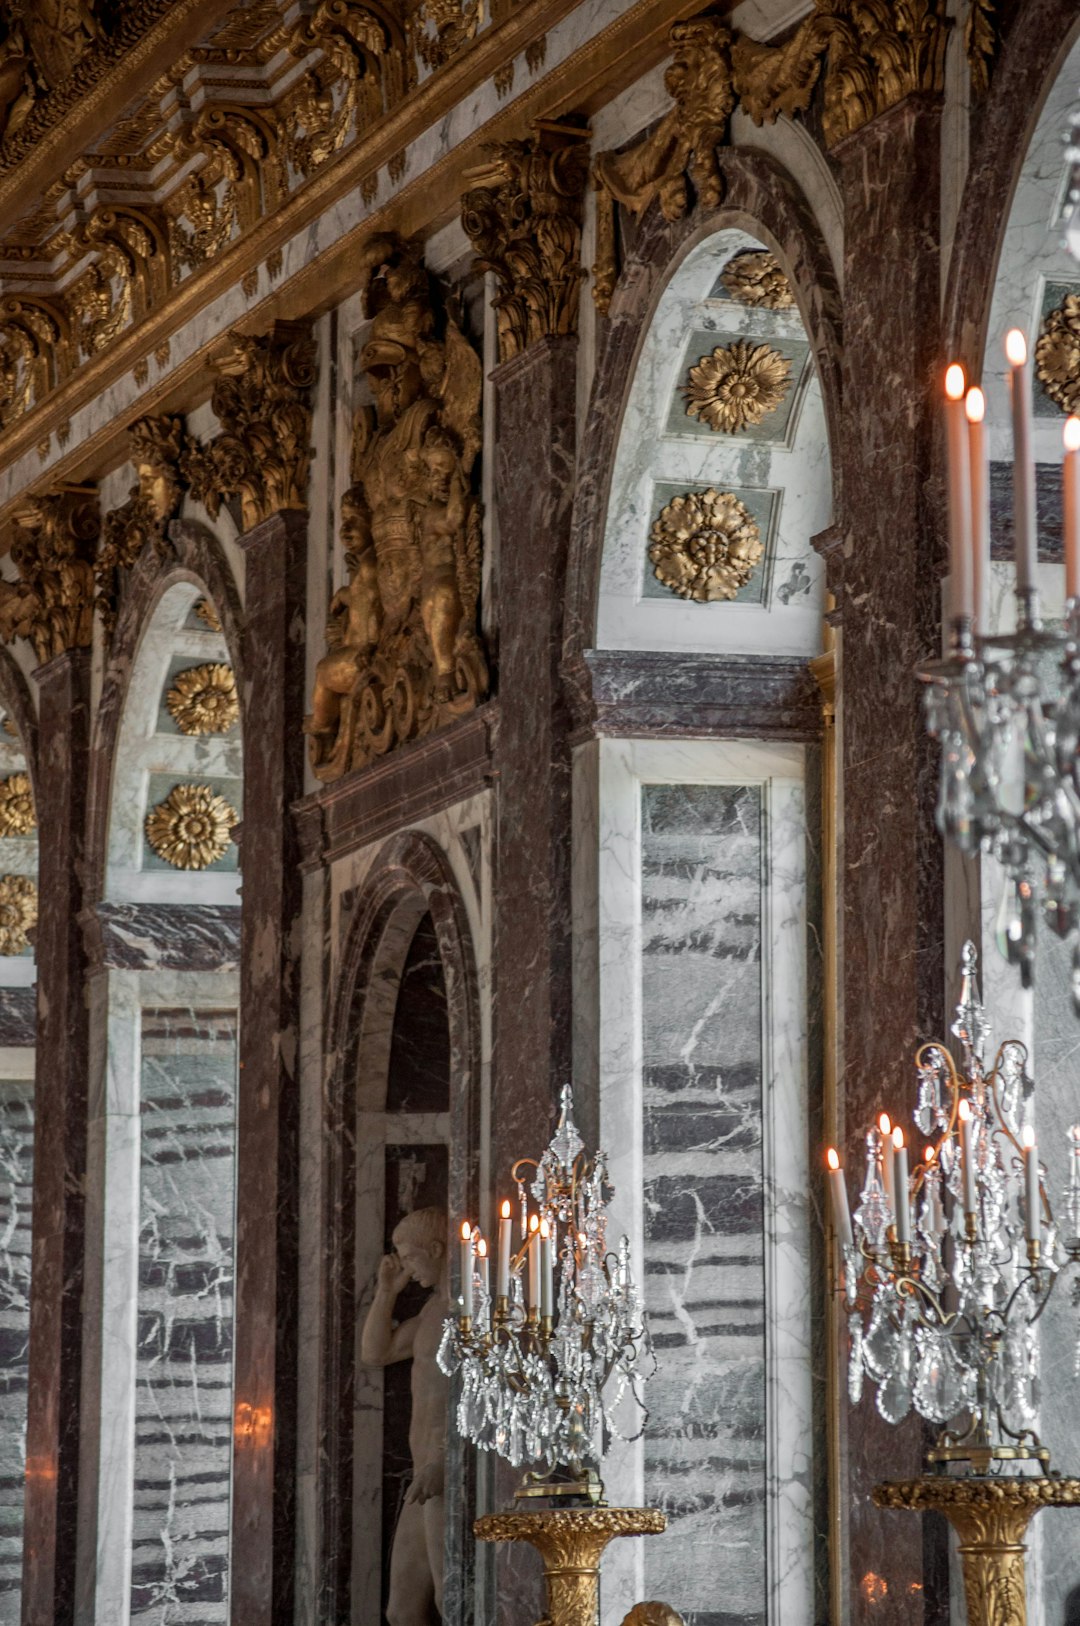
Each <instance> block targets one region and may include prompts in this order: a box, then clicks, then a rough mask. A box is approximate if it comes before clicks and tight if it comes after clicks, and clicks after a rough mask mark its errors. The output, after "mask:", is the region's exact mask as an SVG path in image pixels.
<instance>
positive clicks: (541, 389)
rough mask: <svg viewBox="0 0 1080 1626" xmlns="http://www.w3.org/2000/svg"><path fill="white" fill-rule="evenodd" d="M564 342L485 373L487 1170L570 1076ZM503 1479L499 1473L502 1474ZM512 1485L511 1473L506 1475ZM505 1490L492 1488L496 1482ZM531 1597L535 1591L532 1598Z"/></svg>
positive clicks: (531, 1148) (509, 1577) (498, 1168)
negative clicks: (492, 644)
mask: <svg viewBox="0 0 1080 1626" xmlns="http://www.w3.org/2000/svg"><path fill="white" fill-rule="evenodd" d="M576 355H577V341H576V339H574V338H564V339H544V340H542V341H541V342H540V343H538V344H536V345H534V346H532V347H531V348H530V349H529V350H526V351H525V352H524V353H523V354H522V355H520V356H517V357H515V358H514V359H513V360H512V361H508V362H505V363H503V365H502V366H500V367H499V368H498V369H497V371H496V373H495V375H494V382H495V414H496V415H495V447H496V450H495V460H496V461H495V506H496V512H497V518H498V534H499V562H498V588H497V594H498V597H497V603H498V623H499V651H500V657H499V670H498V684H499V708H500V716H499V732H498V737H497V743H496V753H495V766H496V772H497V776H498V826H497V838H496V880H495V888H494V895H495V900H496V901H495V944H494V983H495V987H494V998H495V1018H494V1030H495V1069H494V1079H493V1086H492V1094H493V1099H492V1111H491V1140H492V1171H493V1177H494V1180H495V1183H496V1187H497V1194H498V1193H501V1192H503V1191H504V1190H505V1186H506V1181H507V1179H508V1178H509V1170H510V1165H511V1163H512V1162H513V1161H514V1160H515V1159H516V1158H518V1157H522V1156H531V1157H536V1156H538V1155H539V1153H540V1152H541V1151H542V1150H543V1147H544V1145H545V1143H546V1140H547V1138H548V1134H549V1131H550V1128H551V1126H552V1124H553V1121H554V1119H553V1108H554V1104H555V1102H556V1100H557V1097H558V1091H559V1089H560V1087H561V1086H562V1084H563V1083H565V1082H567V1081H568V1080H569V1078H570V1034H571V978H570V752H569V744H568V721H567V713H566V708H565V705H564V702H563V696H562V686H561V682H560V676H559V660H560V656H561V650H562V614H563V593H564V582H565V575H566V559H567V551H568V546H569V534H570V510H571V501H572V497H573V480H574V411H575V387H576V386H575V359H576ZM500 1477H501V1478H504V1479H505V1477H506V1476H500ZM511 1477H512V1479H513V1482H514V1483H516V1480H517V1478H519V1477H520V1476H511ZM506 1488H507V1487H506V1486H505V1485H504V1487H503V1489H504V1491H505V1489H506ZM531 1557H532V1555H528V1556H527V1557H526V1558H524V1559H523V1558H522V1555H521V1554H520V1553H518V1552H516V1551H511V1550H509V1549H507V1550H506V1551H502V1550H501V1551H500V1552H499V1555H498V1558H497V1561H496V1562H497V1571H498V1576H499V1584H498V1588H497V1592H498V1609H499V1611H500V1612H499V1615H498V1619H499V1620H500V1621H502V1620H504V1619H505V1620H506V1621H508V1622H509V1621H510V1620H514V1621H517V1620H521V1619H527V1618H531V1617H530V1616H529V1606H530V1601H532V1602H533V1607H534V1608H535V1609H536V1612H537V1617H538V1616H539V1614H540V1613H542V1609H540V1601H541V1594H540V1592H539V1589H538V1587H537V1588H536V1590H535V1593H534V1594H530V1592H529V1591H528V1589H529V1588H531V1587H532V1586H533V1583H534V1580H536V1579H538V1576H537V1573H536V1572H537V1571H538V1566H537V1565H536V1564H535V1563H534V1562H529V1559H530V1558H531ZM533 1600H534V1601H533Z"/></svg>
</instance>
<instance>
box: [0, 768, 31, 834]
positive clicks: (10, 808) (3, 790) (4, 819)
mask: <svg viewBox="0 0 1080 1626" xmlns="http://www.w3.org/2000/svg"><path fill="white" fill-rule="evenodd" d="M36 826H37V818H36V816H35V813H34V793H33V791H32V790H31V788H30V775H29V774H25V773H12V774H8V776H7V778H6V779H0V836H26V835H29V834H30V831H31V830H33V829H35V828H36Z"/></svg>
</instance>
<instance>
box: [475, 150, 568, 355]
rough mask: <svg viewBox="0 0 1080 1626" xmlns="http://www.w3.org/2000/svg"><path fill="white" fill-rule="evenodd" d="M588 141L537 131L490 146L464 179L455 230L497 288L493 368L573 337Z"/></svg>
mask: <svg viewBox="0 0 1080 1626" xmlns="http://www.w3.org/2000/svg"><path fill="white" fill-rule="evenodd" d="M588 135H589V132H588V130H586V129H583V128H581V126H575V125H564V124H555V123H541V124H537V126H536V129H535V132H534V134H533V136H532V138H531V139H530V140H528V141H503V142H499V143H497V144H493V145H492V146H490V147H488V148H487V149H486V152H487V160H488V161H487V163H485V164H483V165H482V166H478V167H477V168H475V169H472V170H469V171H468V172H467V179H468V180H469V181H470V183H471V185H470V188H469V190H468V191H467V192H466V193H465V196H464V197H463V199H462V203H461V223H462V225H463V226H464V228H465V232H466V234H467V236H468V237H469V239H470V241H471V242H472V245H473V247H474V248H475V250H476V253H477V258H478V264H479V265H480V266H481V267H482V268H483V269H484V270H487V271H493V272H494V273H495V277H496V279H497V281H498V284H499V292H498V294H497V295H496V296H495V300H494V306H495V313H496V320H497V322H498V329H499V359H500V360H501V361H508V360H509V359H510V358H511V357H512V356H516V355H520V353H521V352H522V351H523V350H527V349H528V347H529V346H530V345H531V344H535V343H536V341H537V339H542V338H554V337H556V336H558V335H560V334H566V333H574V332H576V331H577V313H578V296H579V294H580V291H581V282H582V278H583V277H584V275H585V272H584V270H583V268H582V265H581V215H582V202H583V197H584V191H585V184H586V181H587V180H588V173H589V160H588V149H587V146H586V142H587V140H588Z"/></svg>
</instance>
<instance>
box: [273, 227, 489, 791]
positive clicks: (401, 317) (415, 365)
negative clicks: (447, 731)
mask: <svg viewBox="0 0 1080 1626" xmlns="http://www.w3.org/2000/svg"><path fill="white" fill-rule="evenodd" d="M362 274H363V276H364V279H365V281H364V300H365V308H366V310H367V312H368V314H369V315H370V317H371V318H372V321H371V330H370V335H369V337H368V341H367V343H366V345H365V346H364V349H363V351H362V353H361V356H360V366H361V369H362V371H363V372H364V374H365V376H366V379H367V382H368V386H369V388H370V391H371V395H372V397H373V400H374V403H375V404H374V405H373V406H363V407H361V408H360V410H359V412H358V413H357V415H356V419H355V424H354V433H353V467H352V475H353V484H352V486H351V487H350V489H349V491H348V492H347V493H346V495H345V498H344V499H343V502H342V509H341V536H342V542H343V544H344V547H345V557H346V563H347V566H348V572H349V577H348V581H347V582H346V584H345V586H344V587H342V588H341V589H340V591H339V592H338V593H336V594H335V595H334V598H333V600H332V602H331V606H330V620H329V624H328V626H327V631H326V641H327V653H326V654H325V655H324V656H323V658H322V660H321V661H320V662H319V665H318V669H317V674H316V681H315V692H314V696H313V700H312V711H311V715H310V716H309V717H308V719H307V722H306V725H305V726H306V728H307V732H308V733H309V734H310V736H311V747H310V749H311V761H312V766H313V768H314V770H315V773H316V775H317V776H318V777H319V778H320V779H324V780H331V779H337V778H339V777H340V776H341V775H342V774H343V773H347V772H348V771H349V770H350V769H351V768H357V767H360V766H361V765H362V764H363V763H365V762H369V761H371V760H372V759H373V758H374V757H378V756H382V755H383V754H384V753H385V752H387V751H389V750H391V749H393V748H394V747H395V746H397V745H402V744H404V743H406V742H407V741H409V740H412V739H417V738H419V737H420V736H422V735H424V734H428V733H430V732H431V731H432V730H433V729H436V728H439V727H441V726H442V725H443V724H445V723H447V722H449V721H450V720H451V719H452V718H454V717H458V716H461V715H463V714H464V713H465V712H468V711H471V710H472V709H473V708H474V707H475V706H476V704H477V703H478V701H480V700H482V699H483V698H484V696H485V695H486V693H487V683H488V675H487V663H486V661H485V659H484V653H483V650H482V647H481V644H480V640H479V638H478V636H477V632H476V620H477V609H478V603H479V595H480V556H481V545H482V532H481V522H480V504H479V499H478V498H477V496H476V492H475V489H474V487H475V480H474V473H475V466H476V458H477V453H478V452H479V449H480V395H481V370H480V361H479V358H478V356H477V355H476V353H475V352H474V350H473V349H472V347H471V346H470V344H469V342H468V340H467V339H466V338H465V336H464V334H463V333H462V331H461V329H460V327H459V326H458V324H457V322H456V320H455V319H454V317H453V316H452V315H451V314H450V313H449V312H448V310H447V308H446V302H445V301H444V300H443V299H442V298H441V297H440V295H439V293H438V291H437V289H436V287H435V285H434V283H433V281H432V278H431V277H430V275H429V273H428V272H427V270H426V269H425V267H424V265H423V262H422V260H421V259H420V257H419V253H418V251H417V250H416V249H414V247H413V246H412V245H410V244H406V243H404V242H403V241H402V240H401V239H400V238H396V237H391V236H379V237H376V238H374V239H373V240H372V241H371V242H370V243H369V244H368V245H367V247H366V249H365V251H364V254H363V257H362Z"/></svg>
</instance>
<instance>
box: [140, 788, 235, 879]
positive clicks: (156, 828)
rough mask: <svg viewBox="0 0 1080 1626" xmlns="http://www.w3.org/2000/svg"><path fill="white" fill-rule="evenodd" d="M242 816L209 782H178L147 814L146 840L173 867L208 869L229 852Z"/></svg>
mask: <svg viewBox="0 0 1080 1626" xmlns="http://www.w3.org/2000/svg"><path fill="white" fill-rule="evenodd" d="M239 819H240V815H239V814H238V813H237V811H236V809H235V808H234V807H230V805H229V803H228V802H227V801H226V800H225V798H224V796H218V795H217V794H216V793H215V792H214V791H212V790H211V789H210V787H209V785H175V786H174V787H173V789H172V790H171V791H170V792H169V794H168V796H166V798H165V800H164V801H163V802H159V803H158V804H157V806H156V807H153V808H151V809H150V812H149V813H148V814H147V815H146V839H147V841H148V842H149V843H150V846H151V847H152V848H153V850H154V852H155V853H157V855H158V857H159V858H161V859H164V861H165V863H166V864H171V865H172V867H173V868H174V869H207V868H208V867H209V866H210V865H211V864H214V863H216V862H217V860H218V859H219V858H224V856H225V854H226V853H227V852H228V850H229V843H230V841H231V840H232V831H233V828H234V826H235V825H236V824H237V823H238V822H239Z"/></svg>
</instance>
